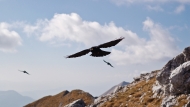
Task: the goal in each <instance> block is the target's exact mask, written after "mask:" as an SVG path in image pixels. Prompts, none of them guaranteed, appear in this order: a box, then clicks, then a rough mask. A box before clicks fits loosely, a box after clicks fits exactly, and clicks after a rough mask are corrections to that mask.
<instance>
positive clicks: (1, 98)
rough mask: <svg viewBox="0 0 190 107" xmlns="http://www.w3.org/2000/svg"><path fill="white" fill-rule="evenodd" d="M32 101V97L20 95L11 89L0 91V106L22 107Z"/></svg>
mask: <svg viewBox="0 0 190 107" xmlns="http://www.w3.org/2000/svg"><path fill="white" fill-rule="evenodd" d="M33 101H34V99H32V98H30V97H27V96H22V95H21V94H19V93H17V92H16V91H13V90H9V91H0V107H23V106H24V105H26V104H28V103H31V102H33Z"/></svg>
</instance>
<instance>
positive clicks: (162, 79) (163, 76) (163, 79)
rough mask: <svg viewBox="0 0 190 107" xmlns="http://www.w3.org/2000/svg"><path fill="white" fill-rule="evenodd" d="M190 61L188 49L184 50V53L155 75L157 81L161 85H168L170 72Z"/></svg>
mask: <svg viewBox="0 0 190 107" xmlns="http://www.w3.org/2000/svg"><path fill="white" fill-rule="evenodd" d="M187 61H190V47H187V48H185V49H184V51H183V52H182V53H181V54H179V55H178V56H176V57H174V58H173V59H171V60H170V61H169V62H168V63H167V64H166V65H165V66H164V67H163V68H162V70H161V72H160V73H159V74H158V75H157V81H158V82H159V83H160V84H161V85H167V84H168V83H169V77H170V74H171V72H172V71H173V70H174V69H176V68H177V67H178V66H180V65H182V64H183V63H185V62H187Z"/></svg>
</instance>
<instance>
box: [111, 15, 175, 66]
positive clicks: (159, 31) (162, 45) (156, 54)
mask: <svg viewBox="0 0 190 107" xmlns="http://www.w3.org/2000/svg"><path fill="white" fill-rule="evenodd" d="M143 29H144V31H146V32H148V33H149V36H150V39H149V40H146V41H145V40H143V41H140V42H141V43H139V44H129V45H127V46H126V47H125V50H124V51H121V50H115V49H113V50H112V52H113V53H112V55H111V56H110V58H111V59H112V60H114V61H116V62H118V64H143V63H148V62H151V61H155V60H156V61H162V60H168V59H169V58H171V57H174V56H175V55H176V54H177V53H178V49H177V46H176V44H175V40H174V39H173V38H172V36H171V34H170V33H169V31H167V30H165V29H164V28H162V26H161V25H159V24H157V23H154V22H153V21H152V20H151V19H150V18H147V19H146V20H145V21H144V22H143Z"/></svg>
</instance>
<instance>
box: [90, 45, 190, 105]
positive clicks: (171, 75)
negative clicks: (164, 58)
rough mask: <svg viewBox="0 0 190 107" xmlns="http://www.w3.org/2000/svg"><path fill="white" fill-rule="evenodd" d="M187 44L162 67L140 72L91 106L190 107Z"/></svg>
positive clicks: (189, 51)
mask: <svg viewBox="0 0 190 107" xmlns="http://www.w3.org/2000/svg"><path fill="white" fill-rule="evenodd" d="M189 89H190V47H187V48H185V49H184V51H183V52H182V53H181V54H179V55H177V56H176V57H174V58H173V59H171V60H170V61H168V63H167V64H166V65H165V66H164V67H163V68H162V69H161V70H156V71H152V72H151V73H146V74H141V75H140V76H139V77H137V78H134V81H133V82H132V83H130V84H129V85H127V86H125V87H121V88H120V89H119V90H118V91H116V92H115V93H113V94H111V95H107V96H103V97H102V96H101V97H99V98H97V99H96V100H95V101H94V103H93V104H91V107H126V106H127V107H190V90H189Z"/></svg>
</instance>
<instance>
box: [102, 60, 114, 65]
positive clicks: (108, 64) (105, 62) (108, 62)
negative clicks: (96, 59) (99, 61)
mask: <svg viewBox="0 0 190 107" xmlns="http://www.w3.org/2000/svg"><path fill="white" fill-rule="evenodd" d="M103 61H104V62H105V63H107V64H108V65H109V66H111V67H113V66H112V65H111V64H110V63H109V62H107V61H105V60H103Z"/></svg>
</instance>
